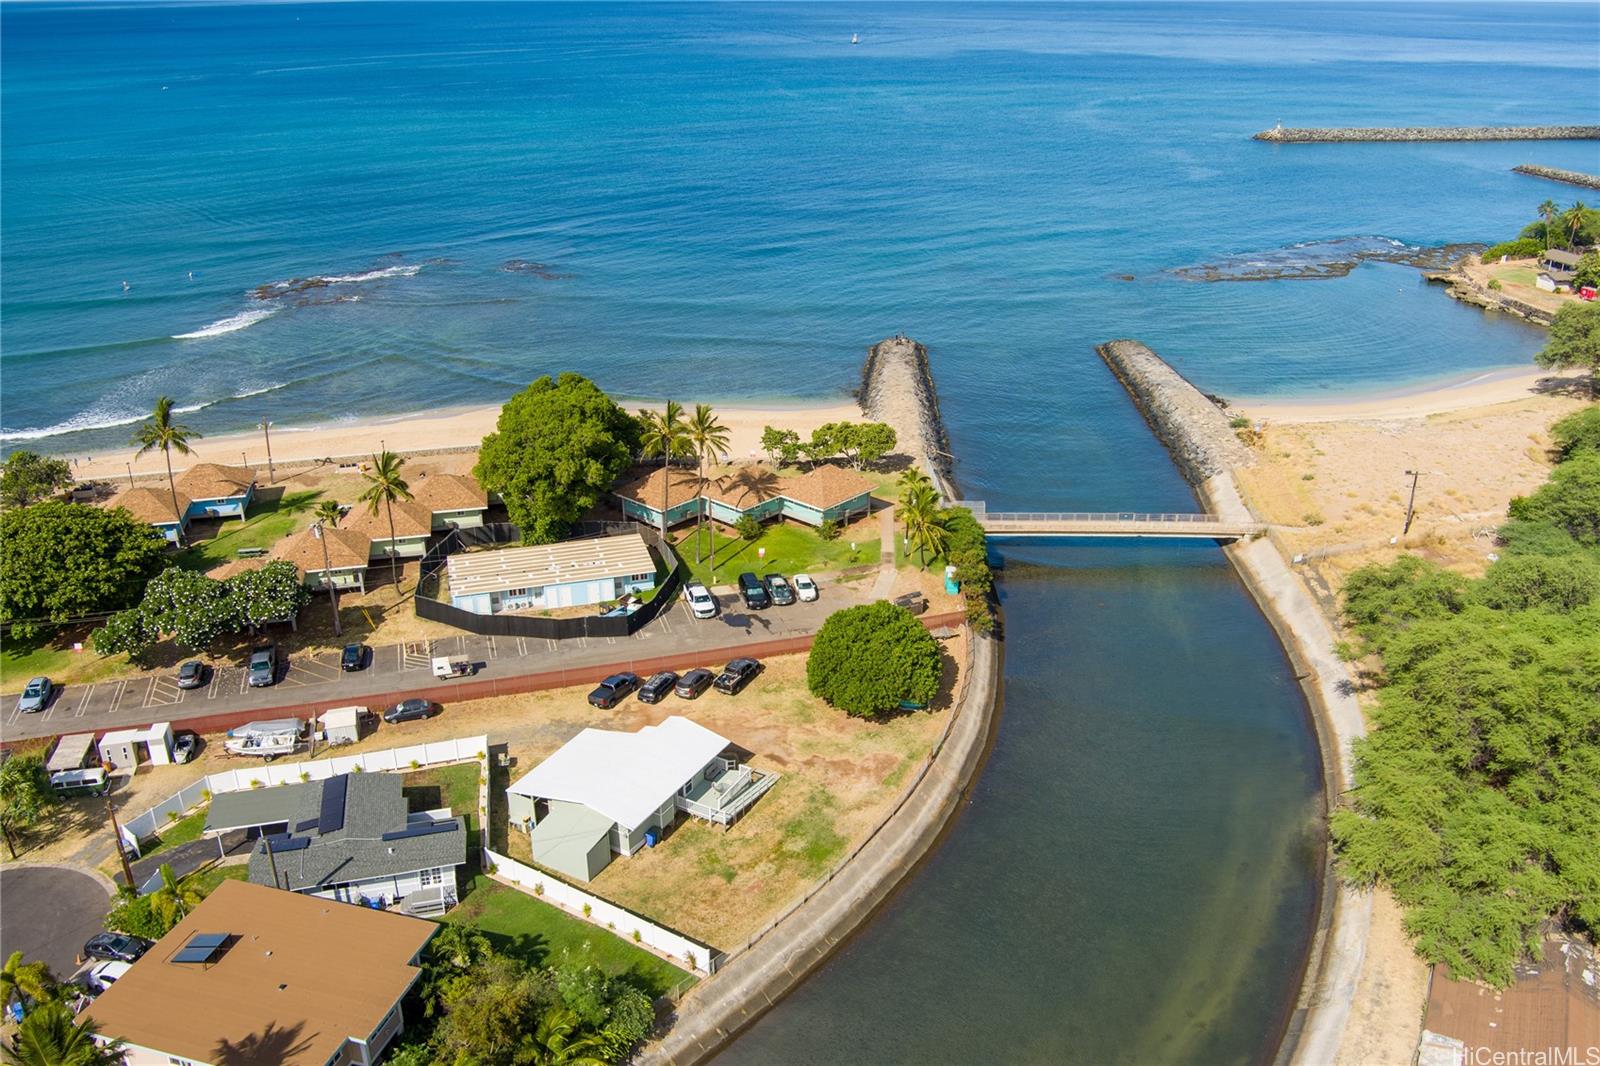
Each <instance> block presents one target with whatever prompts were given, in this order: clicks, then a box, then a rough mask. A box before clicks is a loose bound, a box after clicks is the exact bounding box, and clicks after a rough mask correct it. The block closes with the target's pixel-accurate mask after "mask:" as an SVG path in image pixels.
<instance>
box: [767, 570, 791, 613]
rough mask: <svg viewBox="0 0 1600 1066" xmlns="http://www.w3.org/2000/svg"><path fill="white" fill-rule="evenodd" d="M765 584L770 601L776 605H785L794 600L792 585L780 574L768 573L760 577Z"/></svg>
mask: <svg viewBox="0 0 1600 1066" xmlns="http://www.w3.org/2000/svg"><path fill="white" fill-rule="evenodd" d="M762 580H763V581H764V582H765V583H766V586H767V595H768V596H770V597H772V602H773V604H774V605H775V606H778V607H787V606H789V605H790V604H791V603H793V602H794V586H793V585H791V584H789V581H788V579H787V578H785V577H784V576H783V575H782V574H768V575H767V576H766V577H765V578H763V579H762Z"/></svg>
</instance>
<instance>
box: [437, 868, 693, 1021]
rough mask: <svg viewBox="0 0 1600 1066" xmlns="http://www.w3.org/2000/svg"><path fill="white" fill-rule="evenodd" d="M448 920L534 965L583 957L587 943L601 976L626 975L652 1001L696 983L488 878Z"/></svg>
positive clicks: (662, 961)
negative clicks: (563, 956)
mask: <svg viewBox="0 0 1600 1066" xmlns="http://www.w3.org/2000/svg"><path fill="white" fill-rule="evenodd" d="M444 920H445V921H447V922H468V923H470V924H472V925H475V926H477V927H478V928H479V929H480V930H482V931H483V932H484V933H485V934H487V935H488V937H489V939H490V940H491V941H493V943H494V946H495V948H496V949H497V950H499V951H503V952H505V953H506V954H508V955H515V956H517V957H519V958H521V959H524V960H526V961H527V962H529V963H531V964H534V965H543V964H545V963H547V962H551V961H554V957H555V956H556V955H558V954H559V953H560V952H561V949H562V948H570V949H571V950H572V951H578V950H579V949H581V948H582V947H583V945H584V944H585V943H587V944H588V945H589V950H590V953H591V956H592V957H593V959H594V961H595V964H596V965H598V966H599V967H600V968H601V969H602V970H604V971H605V972H606V973H608V974H612V975H618V974H627V975H628V976H629V977H630V978H631V979H632V980H633V981H634V982H635V983H637V984H638V985H639V987H640V988H643V989H644V990H645V991H647V992H649V993H650V995H652V996H661V995H665V994H667V993H668V992H671V991H673V990H682V989H684V988H687V987H689V986H690V985H692V984H693V983H694V981H695V977H694V975H693V974H691V973H688V972H686V971H684V970H680V969H679V968H678V967H676V966H674V965H672V964H671V963H670V962H667V961H666V960H665V959H662V958H660V957H658V956H656V955H652V954H651V953H650V952H648V951H645V950H644V949H643V948H639V947H635V946H634V945H633V944H630V943H629V942H628V941H626V940H624V939H622V937H620V936H617V935H615V934H614V933H610V932H608V931H606V930H604V929H601V928H599V927H598V926H595V925H591V924H590V923H588V922H585V921H583V920H581V919H579V918H574V917H572V916H571V915H569V914H567V913H566V912H564V911H562V910H561V909H560V908H558V907H553V906H551V905H550V904H548V903H545V902H544V901H542V900H539V899H535V898H534V897H533V896H530V895H528V894H527V893H525V892H519V891H517V890H516V889H514V888H508V887H506V886H505V885H502V884H500V883H499V882H496V881H492V880H490V879H489V878H487V877H483V876H479V877H475V878H473V880H472V883H471V885H470V887H469V890H468V892H467V894H466V896H465V897H464V898H463V899H462V901H461V903H460V905H459V906H457V907H456V909H455V910H453V911H451V912H450V913H449V915H448V916H446V917H445V919H444Z"/></svg>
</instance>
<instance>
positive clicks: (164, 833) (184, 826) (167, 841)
mask: <svg viewBox="0 0 1600 1066" xmlns="http://www.w3.org/2000/svg"><path fill="white" fill-rule="evenodd" d="M210 809H211V807H210V804H207V805H206V806H204V807H201V808H200V809H199V810H197V811H195V812H194V813H193V814H190V815H187V816H185V817H183V818H179V819H178V820H177V821H175V822H168V823H167V824H166V825H164V826H162V827H161V829H160V830H158V831H157V833H156V835H155V838H154V839H152V840H150V841H149V842H143V841H141V844H140V851H141V858H149V857H150V856H152V855H159V854H161V853H162V852H163V851H168V850H170V849H172V848H175V847H177V846H178V845H179V844H187V843H189V841H191V840H199V839H200V834H201V832H203V831H204V830H205V827H206V812H207V811H209V810H210Z"/></svg>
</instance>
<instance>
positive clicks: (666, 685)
mask: <svg viewBox="0 0 1600 1066" xmlns="http://www.w3.org/2000/svg"><path fill="white" fill-rule="evenodd" d="M677 683H678V675H677V674H675V673H673V672H672V671H671V670H663V671H661V672H660V673H659V674H651V675H650V680H648V681H646V682H645V683H644V684H642V685H640V686H639V702H640V703H660V702H661V701H662V700H664V699H666V698H667V697H668V696H670V695H672V686H674V685H676V684H677Z"/></svg>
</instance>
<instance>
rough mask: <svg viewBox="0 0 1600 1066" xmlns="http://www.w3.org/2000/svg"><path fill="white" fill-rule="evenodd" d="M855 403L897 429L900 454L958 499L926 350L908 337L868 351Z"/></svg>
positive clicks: (891, 339)
mask: <svg viewBox="0 0 1600 1066" xmlns="http://www.w3.org/2000/svg"><path fill="white" fill-rule="evenodd" d="M857 399H858V400H859V401H860V403H861V412H862V414H864V415H866V416H867V417H868V418H870V419H873V420H875V421H878V422H886V423H888V424H889V425H890V426H893V427H894V432H895V437H896V438H897V439H898V444H897V445H896V449H895V450H896V451H900V452H904V453H905V454H907V455H909V456H911V457H912V458H913V459H915V460H917V461H918V462H920V463H921V464H922V465H923V467H924V468H925V469H926V470H927V472H928V474H929V476H930V477H932V478H933V480H934V483H935V484H936V485H937V486H938V487H939V491H940V492H941V493H943V494H944V496H945V498H946V499H950V500H953V499H957V498H959V497H958V496H957V495H956V492H955V476H954V466H955V457H954V456H952V455H951V454H950V438H949V436H948V435H947V434H946V433H945V428H944V420H943V419H942V418H941V417H940V415H939V393H938V390H936V389H935V388H934V385H933V372H932V371H931V370H930V369H929V368H928V349H927V348H925V347H923V346H922V345H921V344H919V343H918V342H916V341H914V340H912V339H911V338H910V337H906V336H894V337H887V338H885V339H883V340H881V341H879V342H878V343H877V344H874V345H873V346H872V347H870V348H868V349H867V360H866V362H865V363H864V364H863V365H862V367H861V391H860V392H859V393H858V394H857Z"/></svg>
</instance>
